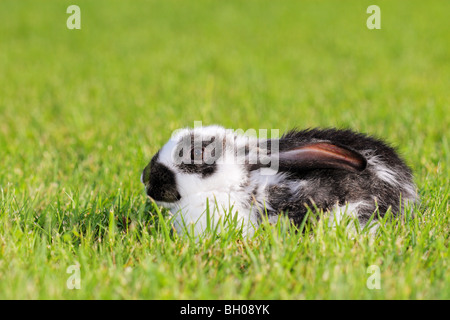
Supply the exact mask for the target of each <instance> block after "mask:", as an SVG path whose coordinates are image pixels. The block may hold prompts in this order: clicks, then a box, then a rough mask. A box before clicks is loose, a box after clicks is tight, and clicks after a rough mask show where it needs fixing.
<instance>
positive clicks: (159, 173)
mask: <svg viewBox="0 0 450 320" xmlns="http://www.w3.org/2000/svg"><path fill="white" fill-rule="evenodd" d="M158 156H159V153H157V154H156V155H155V156H154V157H153V158H152V161H151V162H150V164H149V165H148V166H147V168H145V169H144V184H145V185H146V186H147V194H148V195H149V196H150V197H151V198H153V199H154V200H156V201H163V202H175V201H178V200H180V199H181V196H180V194H179V192H178V190H177V184H176V180H175V174H174V173H173V172H172V171H171V170H170V169H169V168H167V167H166V166H165V165H163V164H162V163H159V162H158V161H157V159H158Z"/></svg>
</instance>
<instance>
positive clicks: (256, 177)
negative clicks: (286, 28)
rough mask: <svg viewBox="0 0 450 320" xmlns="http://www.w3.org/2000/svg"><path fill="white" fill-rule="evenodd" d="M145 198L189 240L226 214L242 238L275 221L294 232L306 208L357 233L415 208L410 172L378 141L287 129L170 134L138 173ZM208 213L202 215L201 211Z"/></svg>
mask: <svg viewBox="0 0 450 320" xmlns="http://www.w3.org/2000/svg"><path fill="white" fill-rule="evenodd" d="M141 182H142V183H143V184H144V185H145V188H146V193H147V195H148V196H149V197H150V198H151V199H153V200H154V201H155V202H156V203H157V204H158V205H159V206H162V207H165V208H167V209H169V210H170V212H171V213H172V214H173V215H174V217H173V218H174V220H173V223H174V227H175V229H176V230H177V232H179V233H185V232H186V231H187V230H188V229H189V228H191V226H193V228H194V229H193V230H194V232H195V234H196V235H200V234H202V233H203V232H205V230H207V225H208V223H210V224H211V223H212V225H213V226H215V225H216V224H217V223H218V222H219V221H220V220H221V219H222V221H224V220H225V216H226V214H227V212H228V213H230V212H232V213H234V217H235V218H236V219H238V221H239V222H240V223H242V226H243V229H242V230H243V233H244V236H250V235H252V234H254V232H255V230H256V228H257V227H258V226H259V225H260V224H261V222H262V221H263V218H264V217H266V218H267V219H268V221H269V222H272V223H273V222H276V221H277V219H278V217H279V216H280V215H281V214H284V215H287V216H288V217H289V220H290V221H292V222H293V223H294V224H296V225H300V224H301V223H302V221H303V220H304V218H305V216H306V214H307V212H308V208H310V209H319V210H322V211H323V212H328V213H330V216H331V217H333V221H334V223H336V221H339V220H341V219H342V218H343V217H344V216H345V215H347V214H349V215H352V216H353V217H356V218H357V220H358V221H359V222H360V223H361V225H362V226H364V225H365V224H366V223H367V222H368V221H372V219H373V221H376V219H377V216H378V215H380V216H384V215H385V213H386V212H387V210H388V209H389V208H391V211H392V212H393V213H394V214H402V211H403V208H404V207H405V206H406V205H410V204H414V203H416V202H417V200H418V199H417V193H416V187H415V184H414V182H413V175H412V171H411V169H410V168H409V167H408V166H407V165H406V164H405V162H404V161H403V160H402V159H401V158H400V157H399V155H398V154H397V152H396V151H395V150H394V149H393V148H392V147H390V146H389V145H387V144H386V143H385V142H383V141H381V140H380V139H377V138H374V137H371V136H369V135H366V134H362V133H357V132H355V131H352V130H350V129H336V128H327V129H320V128H313V129H305V130H291V131H289V132H287V133H285V134H284V135H282V136H281V137H280V138H277V139H262V138H260V139H258V138H257V137H254V136H248V135H244V134H239V133H237V132H234V131H233V130H230V129H225V128H223V127H221V126H217V125H211V126H205V127H196V128H193V129H189V128H185V129H180V130H178V131H177V132H176V133H175V134H174V135H173V136H172V138H171V139H170V140H169V142H167V143H166V144H165V145H164V146H163V147H162V148H161V149H160V150H159V151H158V152H157V153H156V154H155V155H154V156H153V158H152V159H151V161H150V163H149V164H148V165H147V166H146V167H145V169H144V171H143V173H142V176H141ZM207 208H208V210H207ZM186 227H188V228H186Z"/></svg>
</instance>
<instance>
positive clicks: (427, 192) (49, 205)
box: [0, 0, 450, 299]
mask: <svg viewBox="0 0 450 320" xmlns="http://www.w3.org/2000/svg"><path fill="white" fill-rule="evenodd" d="M71 4H77V5H78V6H79V7H80V8H81V30H69V29H68V28H67V27H66V20H67V18H68V17H69V14H67V13H66V9H67V7H68V6H69V5H71ZM371 4H377V5H379V6H380V8H381V29H380V30H369V29H368V28H367V27H366V20H367V18H368V17H369V14H367V13H366V9H367V7H368V6H369V5H371ZM449 12H450V1H408V2H404V1H376V3H374V2H373V1H357V0H355V1H350V0H349V1H339V2H338V1H331V0H329V1H302V2H300V1H256V0H250V1H237V0H236V1H234V0H233V1H212V0H210V1H209V0H196V1H189V2H188V1H181V0H180V1H173V0H168V1H132V2H130V1H128V2H126V1H117V0H114V1H106V0H105V1H87V0H77V1H56V0H55V1H44V0H39V1H31V0H27V1H17V0H2V1H1V3H0V156H1V165H0V201H1V203H0V299H23V298H25V299H336V298H337V299H450V271H449V270H450V266H449V261H450V259H449V250H450V249H449V233H450V228H449V226H450V218H449V204H448V198H449V173H450V172H449V171H450V165H449V164H450V147H449V138H450V134H449V131H450V130H449V128H450V94H449V92H450V91H449V88H450V63H449V62H450V60H449V59H450V56H449V52H450V23H449ZM196 120H198V121H202V122H203V124H204V125H207V124H220V125H223V126H225V127H229V128H233V129H238V128H241V129H244V130H247V129H250V128H254V129H256V130H258V129H260V128H264V129H279V130H280V132H283V131H285V130H287V129H290V128H293V127H299V128H306V127H315V126H323V127H330V126H337V127H350V128H353V129H355V130H359V131H363V132H367V133H371V134H374V135H376V136H379V137H383V138H385V139H387V140H388V141H390V142H391V143H392V144H393V145H395V146H398V150H399V152H400V153H401V154H402V156H403V157H404V158H405V159H406V161H407V163H408V164H409V165H410V166H411V167H412V169H413V171H414V174H415V181H416V183H417V186H418V189H419V193H420V197H421V204H420V205H419V206H418V207H417V208H416V211H415V214H416V217H415V219H411V215H410V214H407V215H406V216H405V217H403V218H397V219H391V220H389V221H386V224H385V226H384V227H383V228H382V229H381V230H380V232H379V233H378V235H377V236H376V237H375V238H371V237H370V236H369V235H368V234H367V233H364V232H362V233H361V234H360V235H357V236H356V237H354V238H352V237H349V236H348V235H347V234H346V233H345V230H344V228H343V227H342V228H341V227H338V228H336V229H329V228H327V226H326V225H324V224H321V223H318V224H317V225H315V226H312V227H307V230H306V232H305V234H303V235H302V234H294V233H292V232H291V233H289V232H287V229H289V228H290V227H289V226H288V225H286V224H284V223H280V224H278V225H276V226H266V227H265V228H261V229H260V230H259V232H258V233H257V234H256V236H255V237H254V238H251V239H242V238H241V237H239V236H238V235H236V234H235V233H232V232H228V233H224V234H222V235H221V236H220V237H215V236H213V235H210V236H205V237H204V238H202V239H200V240H199V241H193V240H189V239H186V238H181V237H178V236H177V235H176V234H172V233H171V232H170V226H169V225H167V220H165V218H164V212H162V213H159V210H157V208H156V207H155V206H153V204H152V203H150V201H149V200H147V199H146V197H145V192H144V189H143V185H142V184H141V183H140V181H139V178H140V174H141V172H142V169H143V168H144V167H145V165H146V164H147V163H148V161H149V160H150V158H151V156H152V155H153V154H154V153H155V152H156V151H157V150H158V149H159V148H160V147H161V146H162V145H163V144H164V143H165V142H166V141H167V140H168V139H169V137H170V135H171V133H172V131H173V130H175V129H178V128H181V127H185V126H193V123H194V121H196ZM74 265H75V266H78V267H79V271H80V279H81V288H80V289H72V290H71V289H69V288H68V286H67V281H68V280H70V279H69V277H71V276H72V275H75V274H74V273H67V269H68V268H69V267H70V266H74ZM373 265H375V266H377V267H378V268H379V271H380V283H381V289H369V288H368V286H367V280H368V278H369V277H370V276H371V273H368V267H369V266H373ZM78 267H76V268H78ZM70 270H71V269H69V271H70ZM69 282H70V281H69ZM70 283H71V282H70Z"/></svg>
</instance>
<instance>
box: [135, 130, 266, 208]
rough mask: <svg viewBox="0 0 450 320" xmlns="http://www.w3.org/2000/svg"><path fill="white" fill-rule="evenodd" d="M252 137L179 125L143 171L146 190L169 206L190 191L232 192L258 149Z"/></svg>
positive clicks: (243, 178)
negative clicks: (253, 145)
mask: <svg viewBox="0 0 450 320" xmlns="http://www.w3.org/2000/svg"><path fill="white" fill-rule="evenodd" d="M257 143H258V140H257V139H256V138H254V137H249V136H244V135H237V134H236V133H235V132H233V131H232V130H227V129H224V128H223V127H219V126H207V127H199V128H194V129H181V130H178V131H177V132H175V133H174V134H173V135H172V138H171V139H170V140H169V141H168V142H167V143H166V144H165V145H164V146H163V147H162V148H161V150H159V151H158V152H157V153H156V154H155V155H154V156H153V158H152V160H151V161H150V163H149V165H148V166H147V167H146V168H145V169H144V172H143V173H142V178H141V180H142V182H143V183H144V185H145V186H146V190H147V194H148V196H150V197H151V198H152V199H154V200H155V201H156V202H157V203H158V204H161V205H163V206H166V207H172V206H173V204H174V203H176V202H177V201H179V200H180V199H181V198H183V197H187V196H189V195H192V194H196V193H202V192H210V191H221V192H231V191H233V189H235V188H237V186H239V185H240V184H241V183H242V182H243V181H244V180H246V179H248V172H249V169H248V168H249V166H248V164H249V161H248V159H249V157H251V154H252V153H253V152H255V151H256V150H257V149H259V146H255V147H254V148H253V147H251V145H252V144H257Z"/></svg>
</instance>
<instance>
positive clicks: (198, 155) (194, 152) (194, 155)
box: [191, 148, 204, 160]
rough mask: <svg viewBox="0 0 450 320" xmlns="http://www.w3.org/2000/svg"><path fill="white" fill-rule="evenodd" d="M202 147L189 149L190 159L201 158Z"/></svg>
mask: <svg viewBox="0 0 450 320" xmlns="http://www.w3.org/2000/svg"><path fill="white" fill-rule="evenodd" d="M203 150H204V148H193V149H192V150H191V160H203Z"/></svg>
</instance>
